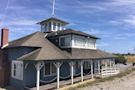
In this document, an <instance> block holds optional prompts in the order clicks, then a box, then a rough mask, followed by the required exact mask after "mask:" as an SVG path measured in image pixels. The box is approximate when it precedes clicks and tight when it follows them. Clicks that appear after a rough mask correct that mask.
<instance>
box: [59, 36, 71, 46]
mask: <svg viewBox="0 0 135 90" xmlns="http://www.w3.org/2000/svg"><path fill="white" fill-rule="evenodd" d="M70 43H71V37H70V36H63V37H60V46H61V47H67V46H68V47H70V46H71V44H70Z"/></svg>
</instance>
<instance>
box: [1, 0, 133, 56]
mask: <svg viewBox="0 0 135 90" xmlns="http://www.w3.org/2000/svg"><path fill="white" fill-rule="evenodd" d="M51 12H52V0H0V28H3V27H6V28H8V29H9V31H10V32H9V33H10V36H9V39H10V41H12V40H15V39H18V38H20V37H23V36H26V35H28V34H30V33H33V32H36V31H40V25H38V24H36V23H37V22H39V21H42V20H44V19H47V18H49V17H52V15H51ZM55 17H57V18H60V19H62V20H65V21H67V22H69V23H70V24H69V25H68V26H67V27H68V28H73V29H75V30H79V31H83V32H86V33H89V34H92V35H95V36H97V37H99V38H101V39H100V40H97V48H99V49H102V50H105V51H108V52H112V53H128V52H130V53H135V0H56V5H55Z"/></svg>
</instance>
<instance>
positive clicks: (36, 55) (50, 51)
mask: <svg viewBox="0 0 135 90" xmlns="http://www.w3.org/2000/svg"><path fill="white" fill-rule="evenodd" d="M23 46H25V47H39V49H37V50H35V51H33V52H31V53H28V54H27V55H24V56H22V57H20V58H19V59H22V58H23V59H24V60H26V59H27V60H45V59H47V60H48V59H49V60H50V59H66V58H68V56H69V55H68V53H66V52H65V51H62V50H60V49H59V48H58V47H56V46H55V45H54V44H52V43H51V42H50V41H49V40H48V39H46V38H45V34H44V33H41V32H36V33H33V34H31V35H28V36H26V37H23V38H21V39H18V40H15V41H13V42H10V43H9V45H8V47H6V48H11V47H23Z"/></svg>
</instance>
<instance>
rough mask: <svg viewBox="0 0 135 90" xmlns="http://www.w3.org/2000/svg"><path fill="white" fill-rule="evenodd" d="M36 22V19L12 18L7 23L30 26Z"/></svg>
mask: <svg viewBox="0 0 135 90" xmlns="http://www.w3.org/2000/svg"><path fill="white" fill-rule="evenodd" d="M37 22H38V21H37V20H12V21H10V22H9V24H10V25H26V26H31V25H35V24H36V23H37Z"/></svg>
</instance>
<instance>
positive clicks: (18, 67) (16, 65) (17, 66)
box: [11, 61, 23, 80]
mask: <svg viewBox="0 0 135 90" xmlns="http://www.w3.org/2000/svg"><path fill="white" fill-rule="evenodd" d="M11 69H12V77H13V78H15V79H19V80H23V62H22V61H12V68H11Z"/></svg>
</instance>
